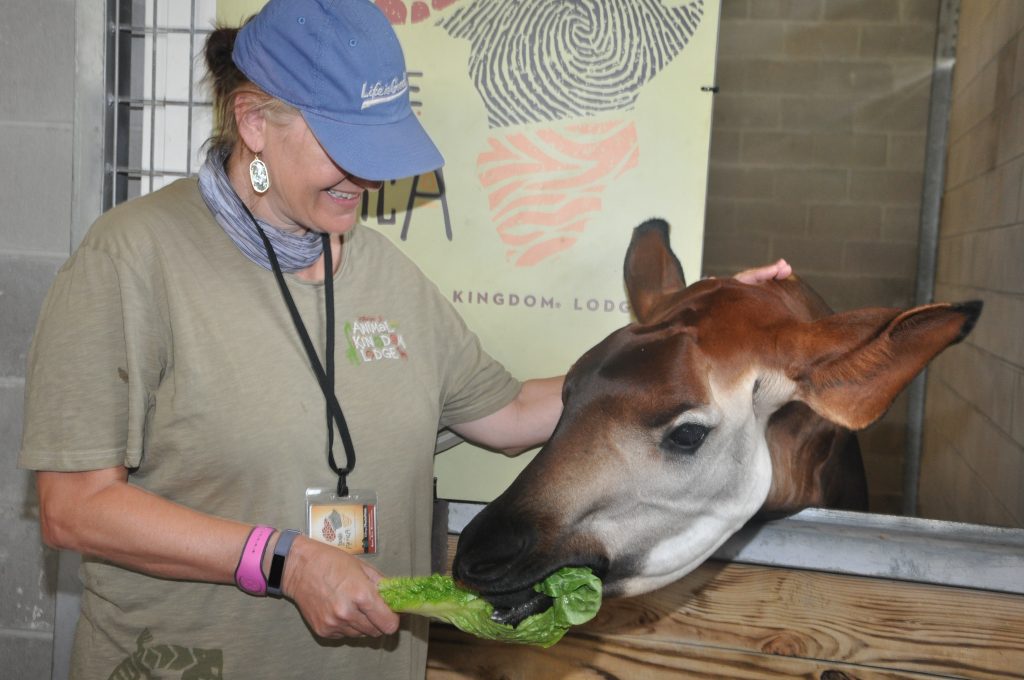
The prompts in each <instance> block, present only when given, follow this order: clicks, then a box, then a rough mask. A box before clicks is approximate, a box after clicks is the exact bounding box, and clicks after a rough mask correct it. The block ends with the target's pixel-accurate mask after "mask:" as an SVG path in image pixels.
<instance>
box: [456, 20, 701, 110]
mask: <svg viewBox="0 0 1024 680" xmlns="http://www.w3.org/2000/svg"><path fill="white" fill-rule="evenodd" d="M703 16H704V1H703V0H694V1H693V2H690V3H687V4H684V5H681V6H676V7H666V6H665V4H664V0H504V1H503V0H475V1H474V2H472V3H470V4H467V5H463V6H460V7H458V8H457V9H455V10H454V11H453V12H452V13H451V14H450V15H449V16H446V17H444V18H442V19H441V20H440V21H439V22H438V25H439V26H441V27H442V28H444V29H445V30H446V31H447V32H448V33H449V35H451V36H452V37H454V38H460V39H465V40H468V41H469V42H470V44H471V50H470V58H469V74H470V77H471V78H472V79H473V83H474V86H475V87H476V90H477V92H478V93H479V94H480V96H481V98H482V99H483V101H484V105H485V106H486V108H487V118H488V123H489V125H490V127H492V128H500V127H507V126H510V125H523V124H527V123H540V122H547V121H556V120H564V119H571V118H580V117H585V116H592V115H596V114H600V113H606V112H609V111H622V110H628V109H631V108H632V107H633V105H634V103H635V102H636V98H637V96H638V94H639V92H640V89H641V87H642V86H643V85H644V84H645V83H647V82H648V81H649V80H651V78H653V77H654V76H655V75H656V74H657V73H658V72H660V71H661V70H662V69H663V68H664V67H665V66H666V65H667V64H668V63H669V62H671V61H672V59H673V58H674V57H675V56H676V55H677V54H679V52H681V51H682V50H683V48H684V47H686V44H687V42H688V41H689V40H690V38H691V37H692V36H693V33H694V31H695V30H696V29H697V27H698V25H699V24H700V22H701V19H702V18H703Z"/></svg>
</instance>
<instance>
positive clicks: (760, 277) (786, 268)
mask: <svg viewBox="0 0 1024 680" xmlns="http://www.w3.org/2000/svg"><path fill="white" fill-rule="evenodd" d="M792 273H793V267H791V266H790V265H789V263H788V262H786V261H785V260H782V259H780V260H778V261H777V262H774V263H772V264H768V265H765V266H763V267H755V268H754V269H745V270H743V271H741V272H740V273H739V274H736V275H735V276H733V278H734V279H736V280H738V281H741V282H743V283H752V284H756V283H764V282H765V281H771V280H772V279H785V278H787V277H789V276H790V275H791V274H792Z"/></svg>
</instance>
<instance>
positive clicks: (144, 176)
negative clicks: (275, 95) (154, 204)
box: [103, 0, 216, 210]
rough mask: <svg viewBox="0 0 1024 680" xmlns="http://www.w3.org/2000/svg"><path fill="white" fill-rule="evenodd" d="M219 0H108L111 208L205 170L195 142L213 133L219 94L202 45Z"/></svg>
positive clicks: (107, 191) (107, 197)
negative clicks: (208, 85)
mask: <svg viewBox="0 0 1024 680" xmlns="http://www.w3.org/2000/svg"><path fill="white" fill-rule="evenodd" d="M185 7H187V12H188V14H187V19H186V18H185V17H184V16H183V15H182V12H183V8H185ZM215 8H216V3H215V2H214V1H213V0H190V1H189V3H188V5H187V6H186V5H185V4H184V3H180V2H172V1H171V0H163V2H161V0H108V3H107V16H108V17H109V26H108V29H109V35H108V49H107V55H108V57H107V59H108V62H107V74H108V79H107V99H108V101H107V121H106V135H105V137H106V139H107V143H106V148H105V150H104V156H105V158H104V160H105V181H104V186H103V209H104V210H107V209H109V208H110V207H112V206H114V205H116V204H118V203H121V202H123V201H125V200H128V199H129V198H134V197H135V196H139V195H142V194H145V193H149V192H151V191H154V190H155V189H159V188H160V187H161V186H163V185H164V184H165V183H167V182H169V181H171V180H174V179H177V178H179V177H187V176H190V175H192V174H194V173H195V172H196V171H197V170H198V166H197V164H198V161H199V148H198V145H197V144H196V142H197V141H202V140H205V139H206V138H207V137H208V136H209V134H210V130H211V127H212V102H211V101H210V99H209V97H208V96H207V94H206V91H205V88H203V87H202V86H201V81H202V79H203V76H204V75H205V66H204V64H203V62H202V59H201V58H200V57H201V55H197V54H196V49H197V47H198V46H201V45H203V44H204V43H205V40H206V36H208V35H209V33H210V32H211V28H209V27H211V26H212V24H213V20H214V17H215ZM175 13H177V16H175ZM184 52H187V60H188V64H189V66H188V68H187V69H186V70H185V71H186V73H184V74H183V72H182V69H181V67H180V64H179V63H178V62H179V61H180V60H181V56H182V54H183V53H184ZM182 75H185V76H186V77H185V80H184V81H183V83H178V80H179V79H180V78H181V76H182ZM172 81H174V82H172ZM176 85H177V87H176ZM182 151H184V153H182Z"/></svg>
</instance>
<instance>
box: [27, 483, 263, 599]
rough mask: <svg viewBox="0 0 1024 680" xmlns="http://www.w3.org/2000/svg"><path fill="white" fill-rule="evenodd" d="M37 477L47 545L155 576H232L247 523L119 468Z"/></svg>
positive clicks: (221, 579) (215, 579)
mask: <svg viewBox="0 0 1024 680" xmlns="http://www.w3.org/2000/svg"><path fill="white" fill-rule="evenodd" d="M36 479H37V485H38V487H39V498H40V508H41V518H42V527H43V538H44V540H45V541H46V543H47V544H49V545H52V546H53V547H55V548H61V549H66V550H74V551H76V552H80V553H82V554H85V555H91V556H95V557H99V558H102V559H104V560H108V561H110V562H112V563H114V564H117V565H120V566H123V567H127V568H129V569H133V570H135V571H139V572H142V573H146V574H151V575H153V576H160V577H164V578H174V579H183V580H190V581H207V582H211V583H233V582H234V570H235V567H236V566H237V563H238V557H239V554H240V553H241V550H242V546H243V545H244V544H245V540H246V537H247V536H248V533H249V531H250V529H251V528H252V527H251V525H247V524H243V523H240V522H235V521H232V520H226V519H222V518H218V517H213V516H211V515H206V514H203V513H201V512H197V511H195V510H192V509H190V508H187V507H185V506H183V505H179V504H177V503H174V502H172V501H169V500H167V499H164V498H161V497H159V496H156V495H154V494H151V493H149V492H147V491H145V490H143V489H140V488H138V487H136V486H133V485H131V484H128V483H127V482H126V479H127V472H126V471H122V470H117V469H110V470H96V471H91V472H85V473H82V472H39V473H37V477H36ZM274 538H275V539H276V536H275V537H274ZM272 546H273V542H272V543H271V547H272Z"/></svg>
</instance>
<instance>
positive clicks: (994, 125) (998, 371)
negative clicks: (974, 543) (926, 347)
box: [920, 0, 1024, 527]
mask: <svg viewBox="0 0 1024 680" xmlns="http://www.w3.org/2000/svg"><path fill="white" fill-rule="evenodd" d="M961 2H962V4H961V16H960V31H959V35H958V40H957V60H956V67H955V70H954V72H953V101H952V110H951V114H950V125H949V150H948V156H947V165H946V173H947V174H946V188H945V192H944V197H943V205H942V219H941V229H940V236H939V253H938V269H937V272H936V286H935V297H936V299H944V300H966V299H981V300H984V302H985V310H984V312H983V314H982V317H981V320H980V322H979V324H978V326H977V328H976V329H975V330H974V332H973V333H972V334H971V335H970V336H968V338H967V339H966V341H965V342H964V343H963V344H962V345H961V346H960V347H957V348H956V351H955V352H947V353H946V354H945V355H943V356H941V357H940V359H939V360H938V361H937V362H936V363H935V364H934V365H933V368H932V371H931V372H930V374H929V381H928V389H927V401H926V419H925V426H926V429H925V431H924V457H923V459H922V476H921V485H920V504H921V509H922V512H924V513H926V514H927V515H928V516H931V517H939V518H942V519H951V520H959V521H968V522H977V523H983V524H996V525H1000V526H1014V527H1024V2H1020V1H1019V0H961Z"/></svg>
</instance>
